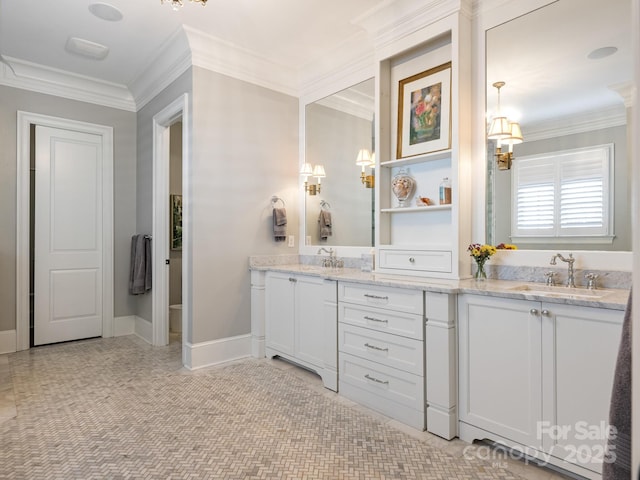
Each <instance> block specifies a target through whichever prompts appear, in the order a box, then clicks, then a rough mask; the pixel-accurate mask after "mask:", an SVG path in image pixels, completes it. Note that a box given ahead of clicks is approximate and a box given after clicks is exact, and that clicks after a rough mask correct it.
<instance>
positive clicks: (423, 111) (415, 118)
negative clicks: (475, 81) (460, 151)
mask: <svg viewBox="0 0 640 480" xmlns="http://www.w3.org/2000/svg"><path fill="white" fill-rule="evenodd" d="M396 145H397V151H396V154H397V158H398V159H402V158H407V157H413V156H416V155H424V154H427V153H432V152H437V151H440V150H447V149H449V148H451V62H447V63H445V64H443V65H440V66H437V67H434V68H431V69H429V70H426V71H424V72H421V73H417V74H415V75H412V76H410V77H407V78H405V79H403V80H400V81H399V84H398V134H397V138H396Z"/></svg>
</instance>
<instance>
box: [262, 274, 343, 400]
mask: <svg viewBox="0 0 640 480" xmlns="http://www.w3.org/2000/svg"><path fill="white" fill-rule="evenodd" d="M265 353H266V356H267V357H275V356H280V357H283V358H286V359H288V360H291V361H293V362H295V363H298V364H299V365H302V366H304V367H306V368H309V369H311V370H314V371H315V372H317V373H318V375H320V376H321V377H322V381H323V383H324V385H325V387H327V388H329V389H331V390H334V391H337V388H338V378H337V377H338V374H337V356H338V355H337V291H336V282H335V281H334V280H325V279H322V278H319V277H315V276H311V275H300V274H289V273H282V272H267V274H266V280H265Z"/></svg>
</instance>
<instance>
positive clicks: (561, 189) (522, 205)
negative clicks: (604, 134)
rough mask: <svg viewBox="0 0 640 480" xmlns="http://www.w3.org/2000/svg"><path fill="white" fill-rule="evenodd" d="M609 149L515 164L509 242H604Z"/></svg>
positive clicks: (534, 158) (608, 220)
mask: <svg viewBox="0 0 640 480" xmlns="http://www.w3.org/2000/svg"><path fill="white" fill-rule="evenodd" d="M612 152H613V145H600V146H596V147H588V148H581V149H575V150H565V151H562V152H555V153H552V154H545V155H535V156H530V157H524V158H518V159H516V160H515V161H514V164H513V165H514V167H513V170H512V196H513V198H512V205H513V211H512V236H513V237H576V236H607V235H609V230H610V228H609V225H610V224H611V218H612V215H613V213H612V212H611V209H612V205H611V201H610V198H609V194H610V192H611V191H612V190H611V188H610V187H611V185H610V183H611V178H610V176H611V172H612V171H613V168H612V164H613V159H612Z"/></svg>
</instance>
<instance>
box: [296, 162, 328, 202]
mask: <svg viewBox="0 0 640 480" xmlns="http://www.w3.org/2000/svg"><path fill="white" fill-rule="evenodd" d="M300 175H301V176H302V177H303V178H304V191H305V192H309V195H316V194H317V193H320V189H321V187H322V186H321V182H322V179H323V178H324V177H326V176H327V174H326V173H325V171H324V166H322V165H320V164H318V165H316V166H315V167H314V166H312V165H311V164H310V163H305V164H304V165H302V168H301V169H300ZM309 177H315V178H317V179H318V183H317V184H315V183H312V184H311V185H309Z"/></svg>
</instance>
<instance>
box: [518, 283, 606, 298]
mask: <svg viewBox="0 0 640 480" xmlns="http://www.w3.org/2000/svg"><path fill="white" fill-rule="evenodd" d="M508 290H510V291H512V292H522V293H524V294H529V295H541V296H545V297H554V298H575V299H580V298H585V299H597V298H602V297H604V296H606V295H608V292H604V291H602V290H587V289H586V288H568V287H561V286H553V287H551V286H547V285H540V286H538V285H518V286H516V287H511V288H509V289H508Z"/></svg>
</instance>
